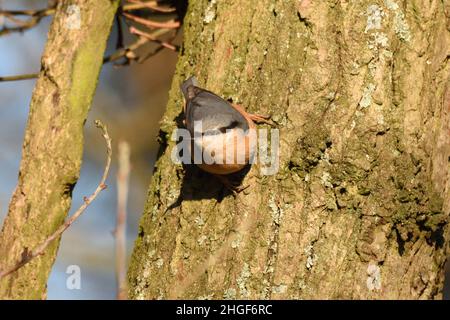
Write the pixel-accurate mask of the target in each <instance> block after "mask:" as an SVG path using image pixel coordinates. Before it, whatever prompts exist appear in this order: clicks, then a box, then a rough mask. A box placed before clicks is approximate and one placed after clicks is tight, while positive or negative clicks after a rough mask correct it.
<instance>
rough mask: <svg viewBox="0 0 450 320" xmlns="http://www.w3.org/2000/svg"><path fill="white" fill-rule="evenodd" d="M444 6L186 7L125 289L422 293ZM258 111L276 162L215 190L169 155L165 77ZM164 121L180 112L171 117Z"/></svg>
mask: <svg viewBox="0 0 450 320" xmlns="http://www.w3.org/2000/svg"><path fill="white" fill-rule="evenodd" d="M449 15H450V7H449V5H446V4H444V2H443V1H440V0H431V1H420V0H408V1H400V0H385V1H381V0H380V1H367V0H364V1H346V0H340V1H339V0H328V1H315V0H302V1H294V0H290V1H276V0H261V1H241V0H230V1H215V0H212V1H206V0H192V1H189V9H188V12H187V14H186V18H185V21H184V26H185V29H184V30H185V40H184V49H183V50H182V53H181V55H180V58H179V62H178V66H177V71H176V75H175V77H174V80H173V85H172V90H171V93H170V100H169V103H168V106H167V111H166V114H165V116H164V118H163V120H162V123H161V132H160V139H161V142H162V146H161V156H160V158H159V159H158V161H157V164H156V169H155V172H154V176H153V178H152V182H151V185H150V189H149V194H148V202H147V205H146V208H145V211H144V214H143V217H142V220H141V225H140V232H139V235H138V238H137V241H136V244H135V249H134V253H133V256H132V261H131V266H130V270H129V282H130V291H129V296H130V297H131V298H133V299H155V298H189V299H197V298H199V299H201V298H214V299H221V298H227V299H234V298H241V299H267V298H271V299H316V298H334V299H336V298H337V299H346V298H351V299H375V298H376V299H380V298H383V299H393V298H399V299H416V298H420V299H432V298H441V297H442V294H441V292H442V286H443V280H444V277H443V276H444V274H443V267H444V263H445V260H446V247H447V240H448V225H447V221H448V216H449V208H450V203H449V200H450V196H449V192H450V191H449V189H450V188H449V186H450V185H449V184H450V182H449V174H450V173H449V155H450V134H449V133H450V132H449V121H450V116H449V108H450V90H449V67H450V64H449V59H448V57H449V55H450V42H449V41H450V35H449V30H450V22H449V19H448V17H449ZM191 74H194V75H196V76H197V77H198V78H199V80H200V83H201V85H202V86H203V87H205V88H207V89H209V90H211V91H214V92H217V93H218V94H220V95H222V96H223V97H225V98H226V99H229V98H231V99H232V100H233V101H234V102H237V103H240V104H242V105H244V106H245V107H246V108H247V110H249V111H251V112H257V113H262V114H268V113H269V114H272V119H273V120H274V121H275V122H276V123H277V125H278V129H279V130H280V133H279V134H280V169H279V171H278V173H277V174H276V175H273V176H263V175H261V174H260V171H259V170H258V166H257V165H253V167H252V169H251V170H250V171H249V173H248V174H247V175H246V177H245V179H244V184H246V185H247V184H248V185H250V187H249V188H248V189H247V190H248V192H247V193H241V194H239V195H238V196H237V197H236V198H233V197H232V196H225V197H224V199H221V192H222V191H221V190H222V186H220V184H218V183H217V182H216V180H214V178H212V177H211V176H209V175H208V174H203V173H201V172H200V171H199V170H196V169H192V168H182V167H181V166H179V165H175V164H173V163H172V162H171V158H170V154H171V151H172V148H173V147H174V145H175V142H174V141H171V139H170V137H171V134H172V132H173V131H174V130H175V128H176V127H177V123H176V121H177V120H178V119H180V114H181V112H182V106H183V100H182V95H181V93H180V90H179V84H180V82H181V81H182V80H183V79H185V78H186V77H187V76H189V75H191ZM178 122H179V121H178Z"/></svg>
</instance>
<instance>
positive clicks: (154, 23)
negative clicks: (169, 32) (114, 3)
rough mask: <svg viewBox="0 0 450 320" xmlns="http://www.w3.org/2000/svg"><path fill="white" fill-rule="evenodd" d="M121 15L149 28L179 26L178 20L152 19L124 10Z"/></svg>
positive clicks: (173, 27) (174, 27) (172, 27)
mask: <svg viewBox="0 0 450 320" xmlns="http://www.w3.org/2000/svg"><path fill="white" fill-rule="evenodd" d="M123 16H124V17H126V18H128V19H129V20H131V21H134V22H137V23H139V24H142V25H144V26H146V27H149V28H164V29H177V28H179V27H180V21H175V20H170V21H165V22H158V21H152V20H148V19H144V18H140V17H138V16H135V15H132V14H129V13H126V12H124V13H123Z"/></svg>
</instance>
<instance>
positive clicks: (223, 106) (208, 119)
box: [186, 88, 249, 133]
mask: <svg viewBox="0 0 450 320" xmlns="http://www.w3.org/2000/svg"><path fill="white" fill-rule="evenodd" d="M195 89H196V90H195V95H194V97H193V98H192V99H189V101H188V103H187V107H186V118H187V123H188V130H189V131H190V132H191V133H193V132H194V125H195V122H196V121H197V123H198V121H200V120H201V126H202V128H201V129H202V130H201V132H202V133H207V132H208V131H209V132H216V133H218V132H223V133H224V132H226V130H228V129H234V128H239V129H242V130H244V131H247V130H248V128H249V127H248V123H247V120H246V119H245V118H244V116H243V115H242V114H240V113H239V112H238V111H237V110H236V109H234V108H233V107H232V106H231V104H230V103H229V102H228V101H226V100H224V99H222V98H220V97H219V96H217V95H215V94H214V93H212V92H209V91H206V90H203V89H200V88H195ZM196 131H198V130H196Z"/></svg>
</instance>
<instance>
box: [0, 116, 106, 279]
mask: <svg viewBox="0 0 450 320" xmlns="http://www.w3.org/2000/svg"><path fill="white" fill-rule="evenodd" d="M95 125H96V126H97V128H99V129H101V130H102V133H103V138H104V139H105V141H106V150H107V159H106V165H105V169H104V171H103V176H102V178H101V180H100V183H99V185H98V186H97V188H96V189H95V191H94V193H92V194H91V195H90V196H89V197H84V203H83V204H82V205H81V206H80V207H79V208H78V210H77V211H76V212H75V213H74V214H73V215H72V216H71V217H70V218H69V219H67V220H66V221H65V222H64V224H63V225H61V226H60V227H59V228H58V229H57V230H56V231H55V232H54V233H53V234H52V235H50V236H49V237H48V238H47V239H45V241H44V242H42V243H41V244H40V245H39V246H38V247H36V248H35V249H34V250H31V251H30V250H29V249H28V248H24V250H23V253H22V258H21V259H20V261H18V262H17V263H16V264H15V265H14V266H12V267H6V268H3V270H1V271H0V279H1V278H3V277H5V276H7V275H9V274H11V273H13V272H15V271H17V270H19V269H20V268H21V267H23V266H24V265H26V264H27V263H29V262H30V261H31V260H33V259H34V258H36V257H37V256H40V255H43V254H44V253H45V250H46V249H47V247H48V246H49V245H50V244H51V243H52V242H53V241H55V240H56V239H58V238H59V237H60V236H61V235H62V234H63V232H64V231H66V229H67V228H69V227H70V226H71V225H72V223H74V222H75V220H77V219H78V218H79V217H80V216H81V214H82V213H83V212H84V211H85V210H86V208H87V207H88V206H89V205H90V204H91V202H92V201H94V200H95V198H97V196H98V195H99V193H100V192H101V191H102V190H104V189H106V184H105V182H106V179H107V178H108V174H109V168H110V166H111V156H112V147H111V138H110V137H109V135H108V130H107V128H106V126H105V125H104V124H103V123H102V122H100V121H99V120H96V121H95Z"/></svg>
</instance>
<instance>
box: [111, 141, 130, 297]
mask: <svg viewBox="0 0 450 320" xmlns="http://www.w3.org/2000/svg"><path fill="white" fill-rule="evenodd" d="M118 152H119V155H118V164H119V169H118V172H117V222H116V230H115V232H114V235H115V238H116V281H117V299H118V300H125V299H126V297H127V294H126V292H127V282H126V251H127V248H126V227H127V202H128V185H129V179H130V145H129V144H128V143H127V142H126V141H120V142H119V146H118Z"/></svg>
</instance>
